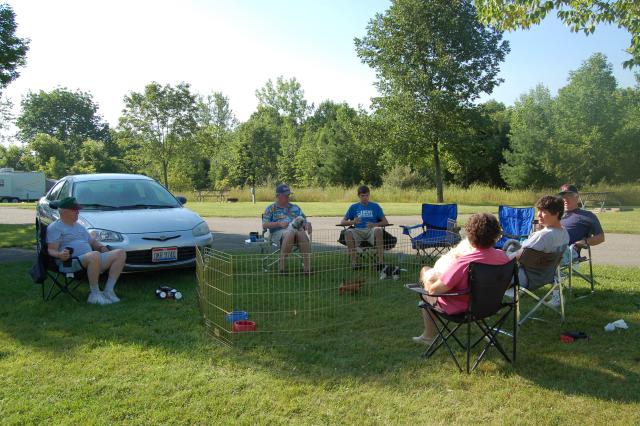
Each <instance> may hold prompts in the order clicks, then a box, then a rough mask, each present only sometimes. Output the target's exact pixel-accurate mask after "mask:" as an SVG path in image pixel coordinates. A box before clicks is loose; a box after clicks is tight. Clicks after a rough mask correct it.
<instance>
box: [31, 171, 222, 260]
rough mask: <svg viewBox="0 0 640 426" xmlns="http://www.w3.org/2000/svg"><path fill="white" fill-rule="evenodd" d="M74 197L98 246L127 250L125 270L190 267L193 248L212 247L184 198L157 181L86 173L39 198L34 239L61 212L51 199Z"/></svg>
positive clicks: (206, 231) (81, 218)
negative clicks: (42, 226)
mask: <svg viewBox="0 0 640 426" xmlns="http://www.w3.org/2000/svg"><path fill="white" fill-rule="evenodd" d="M66 197H75V198H76V200H77V201H78V203H79V204H81V205H82V206H83V208H82V210H80V216H79V218H78V222H79V223H80V224H81V225H82V226H84V227H85V228H87V230H88V231H89V232H90V233H92V234H93V235H95V236H96V238H97V239H98V241H100V242H101V243H102V244H105V245H108V246H109V247H110V248H112V249H116V248H122V249H125V250H126V252H127V263H126V266H125V270H126V271H144V270H152V269H160V268H176V267H189V266H193V265H194V264H195V257H196V246H200V247H203V246H210V245H211V242H212V235H211V232H210V231H209V226H208V225H207V223H206V222H205V221H204V220H203V219H202V218H201V217H200V216H199V215H198V214H197V213H194V212H193V211H191V210H189V209H187V208H184V207H183V204H184V203H186V202H187V200H186V198H184V197H174V196H173V195H172V194H171V193H170V192H169V191H167V190H166V189H165V188H164V187H163V186H162V185H160V184H159V183H158V182H156V181H155V180H153V179H151V178H149V177H147V176H142V175H128V174H89V175H75V176H66V177H64V178H62V179H60V181H58V183H56V185H55V186H53V187H52V188H51V190H50V191H49V192H48V193H47V194H46V195H45V196H44V197H42V198H40V200H39V201H38V205H37V207H36V208H37V211H36V232H38V233H37V234H36V235H39V229H40V228H39V227H40V225H41V224H43V225H49V224H50V223H51V222H53V221H55V220H57V219H58V218H59V217H60V214H59V212H58V210H57V209H53V208H51V207H50V206H49V203H50V202H51V201H54V200H61V199H63V198H66Z"/></svg>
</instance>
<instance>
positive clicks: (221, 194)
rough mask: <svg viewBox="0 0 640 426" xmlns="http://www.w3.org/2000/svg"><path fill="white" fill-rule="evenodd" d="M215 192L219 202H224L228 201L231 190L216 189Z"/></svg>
mask: <svg viewBox="0 0 640 426" xmlns="http://www.w3.org/2000/svg"><path fill="white" fill-rule="evenodd" d="M213 193H214V194H215V196H216V199H217V200H218V202H219V203H224V202H225V201H227V196H228V195H229V190H228V189H216V190H215V191H213Z"/></svg>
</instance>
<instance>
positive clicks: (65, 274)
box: [37, 224, 84, 302]
mask: <svg viewBox="0 0 640 426" xmlns="http://www.w3.org/2000/svg"><path fill="white" fill-rule="evenodd" d="M37 256H38V258H37V262H38V263H39V264H40V265H41V267H42V268H44V270H45V271H46V274H44V276H43V278H42V279H41V280H38V281H39V282H38V284H41V285H42V299H43V300H45V301H47V300H53V299H55V298H56V297H57V296H58V295H59V294H61V293H64V294H66V295H68V296H70V297H71V298H72V299H74V300H75V301H76V302H79V299H78V297H76V295H75V294H74V292H75V290H76V289H77V288H78V286H79V285H80V284H81V281H80V280H78V279H77V274H78V273H83V272H84V269H83V268H82V265H81V264H80V259H79V258H78V257H75V256H73V257H71V259H70V263H71V266H69V267H65V266H63V265H58V264H57V263H56V262H55V259H54V258H52V257H51V256H49V251H48V245H47V225H44V224H40V227H39V233H38V244H37Z"/></svg>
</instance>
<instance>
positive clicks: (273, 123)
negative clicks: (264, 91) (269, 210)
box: [229, 107, 281, 188]
mask: <svg viewBox="0 0 640 426" xmlns="http://www.w3.org/2000/svg"><path fill="white" fill-rule="evenodd" d="M280 121H281V118H280V116H279V115H278V112H277V111H276V110H275V109H273V108H266V107H259V108H258V111H256V112H254V113H253V114H252V115H251V117H250V118H249V120H247V121H246V122H244V123H242V124H241V125H240V126H238V128H237V129H236V132H235V134H234V142H233V146H232V148H231V151H232V159H231V164H230V166H229V183H230V184H232V185H239V186H242V187H244V186H249V187H252V188H255V187H256V186H258V185H262V184H264V183H266V182H267V180H268V179H269V178H273V177H275V176H276V174H277V158H278V152H279V151H280V140H279V137H280V128H279V126H280V124H281V123H280Z"/></svg>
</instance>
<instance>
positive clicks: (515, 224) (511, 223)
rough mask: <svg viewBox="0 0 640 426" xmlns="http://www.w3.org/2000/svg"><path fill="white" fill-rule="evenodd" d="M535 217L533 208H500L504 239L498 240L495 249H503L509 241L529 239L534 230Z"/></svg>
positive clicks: (499, 213) (499, 214)
mask: <svg viewBox="0 0 640 426" xmlns="http://www.w3.org/2000/svg"><path fill="white" fill-rule="evenodd" d="M534 216H535V209H534V208H533V207H510V206H500V207H499V208H498V220H499V221H500V226H501V227H502V238H500V239H499V240H498V242H497V243H496V246H495V247H496V248H499V249H501V248H502V246H504V243H505V242H506V241H507V240H518V241H524V240H525V239H527V238H528V237H529V234H531V230H532V228H533V222H534Z"/></svg>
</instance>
